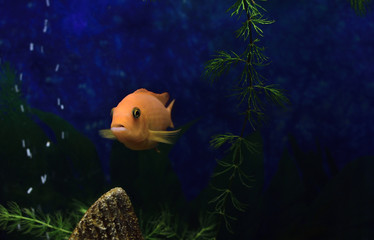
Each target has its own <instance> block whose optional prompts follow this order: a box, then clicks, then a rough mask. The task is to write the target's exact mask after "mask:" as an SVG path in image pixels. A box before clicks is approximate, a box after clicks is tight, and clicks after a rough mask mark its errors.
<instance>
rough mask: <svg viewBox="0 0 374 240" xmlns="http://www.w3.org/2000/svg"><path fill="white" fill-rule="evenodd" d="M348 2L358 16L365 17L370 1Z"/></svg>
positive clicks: (351, 0)
mask: <svg viewBox="0 0 374 240" xmlns="http://www.w3.org/2000/svg"><path fill="white" fill-rule="evenodd" d="M349 2H350V3H351V7H352V8H353V9H354V10H355V12H356V13H357V14H358V15H365V14H366V13H367V12H368V10H369V9H370V6H371V3H372V0H349Z"/></svg>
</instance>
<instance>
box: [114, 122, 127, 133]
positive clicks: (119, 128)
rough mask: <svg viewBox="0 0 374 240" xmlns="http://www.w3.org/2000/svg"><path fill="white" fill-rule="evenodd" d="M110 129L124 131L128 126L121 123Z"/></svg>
mask: <svg viewBox="0 0 374 240" xmlns="http://www.w3.org/2000/svg"><path fill="white" fill-rule="evenodd" d="M110 130H112V131H113V132H123V131H126V128H125V126H123V125H121V124H116V125H114V126H113V127H111V128H110Z"/></svg>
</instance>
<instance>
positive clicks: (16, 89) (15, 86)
mask: <svg viewBox="0 0 374 240" xmlns="http://www.w3.org/2000/svg"><path fill="white" fill-rule="evenodd" d="M14 90H15V91H16V92H17V93H18V92H19V89H18V85H17V84H16V85H14Z"/></svg>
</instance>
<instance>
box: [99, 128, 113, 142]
mask: <svg viewBox="0 0 374 240" xmlns="http://www.w3.org/2000/svg"><path fill="white" fill-rule="evenodd" d="M99 134H100V136H101V137H103V138H108V139H113V140H114V139H116V136H114V134H113V132H112V130H110V129H103V130H100V131H99Z"/></svg>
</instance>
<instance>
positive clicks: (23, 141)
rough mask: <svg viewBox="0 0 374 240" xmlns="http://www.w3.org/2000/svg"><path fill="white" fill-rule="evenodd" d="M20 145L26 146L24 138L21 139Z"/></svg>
mask: <svg viewBox="0 0 374 240" xmlns="http://www.w3.org/2000/svg"><path fill="white" fill-rule="evenodd" d="M22 147H23V148H25V147H26V142H25V139H22Z"/></svg>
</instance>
